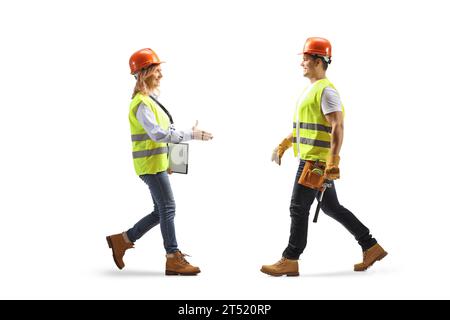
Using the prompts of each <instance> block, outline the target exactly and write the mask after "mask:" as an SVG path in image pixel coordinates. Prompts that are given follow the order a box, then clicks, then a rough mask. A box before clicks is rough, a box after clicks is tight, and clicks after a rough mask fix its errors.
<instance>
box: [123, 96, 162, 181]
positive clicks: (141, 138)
mask: <svg viewBox="0 0 450 320" xmlns="http://www.w3.org/2000/svg"><path fill="white" fill-rule="evenodd" d="M141 102H143V103H144V104H145V106H146V107H147V108H149V109H150V110H151V111H152V112H153V114H154V115H155V119H156V122H157V123H158V125H159V126H160V127H161V128H162V129H164V130H167V129H168V128H169V126H170V120H169V117H168V116H167V114H166V113H165V112H164V111H163V110H162V109H161V108H160V107H159V106H158V104H157V103H155V102H154V101H153V100H152V99H151V98H150V97H148V96H145V95H142V94H141V93H138V94H136V95H135V96H134V98H133V100H132V101H131V104H130V113H129V116H128V118H129V120H130V129H131V141H132V144H133V162H134V169H135V171H136V174H137V175H143V174H155V173H158V172H161V171H166V170H167V168H168V167H169V161H168V158H167V155H168V152H169V150H168V147H167V143H165V142H155V141H153V140H151V139H150V137H149V136H148V135H147V132H146V131H145V129H144V128H143V127H142V125H141V124H140V123H139V121H138V120H137V118H136V112H137V110H138V108H139V105H140V104H141Z"/></svg>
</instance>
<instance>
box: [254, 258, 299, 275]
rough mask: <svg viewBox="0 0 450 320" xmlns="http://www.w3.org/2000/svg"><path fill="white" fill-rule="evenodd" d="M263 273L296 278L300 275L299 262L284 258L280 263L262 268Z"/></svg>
mask: <svg viewBox="0 0 450 320" xmlns="http://www.w3.org/2000/svg"><path fill="white" fill-rule="evenodd" d="M261 272H263V273H265V274H268V275H271V276H274V277H279V276H284V275H286V276H288V277H296V276H298V275H299V273H298V260H291V259H287V258H285V257H282V258H281V260H280V261H278V262H277V263H275V264H272V265H264V266H262V268H261Z"/></svg>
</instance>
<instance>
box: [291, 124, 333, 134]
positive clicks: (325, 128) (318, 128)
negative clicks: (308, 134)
mask: <svg viewBox="0 0 450 320" xmlns="http://www.w3.org/2000/svg"><path fill="white" fill-rule="evenodd" d="M295 128H297V123H295V122H294V129H295ZM300 129H309V130H316V131H325V132H329V133H331V127H328V126H324V125H322V124H317V123H305V122H300Z"/></svg>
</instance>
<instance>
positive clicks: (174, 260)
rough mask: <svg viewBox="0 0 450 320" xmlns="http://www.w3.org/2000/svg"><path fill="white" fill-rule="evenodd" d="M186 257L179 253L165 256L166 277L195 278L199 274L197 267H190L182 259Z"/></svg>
mask: <svg viewBox="0 0 450 320" xmlns="http://www.w3.org/2000/svg"><path fill="white" fill-rule="evenodd" d="M185 256H187V255H186V254H184V253H181V251H176V252H174V253H168V254H166V258H167V260H166V276H176V275H182V276H195V275H196V274H197V273H200V269H199V268H198V267H194V266H192V265H191V264H190V263H189V262H188V261H187V260H186V259H185V258H184V257H185Z"/></svg>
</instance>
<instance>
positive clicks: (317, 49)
mask: <svg viewBox="0 0 450 320" xmlns="http://www.w3.org/2000/svg"><path fill="white" fill-rule="evenodd" d="M304 53H307V54H311V55H316V56H321V57H324V58H325V61H326V62H328V63H330V62H331V59H330V58H331V43H330V41H328V40H327V39H324V38H319V37H312V38H308V39H306V42H305V46H304V47H303V52H302V53H301V54H304Z"/></svg>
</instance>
